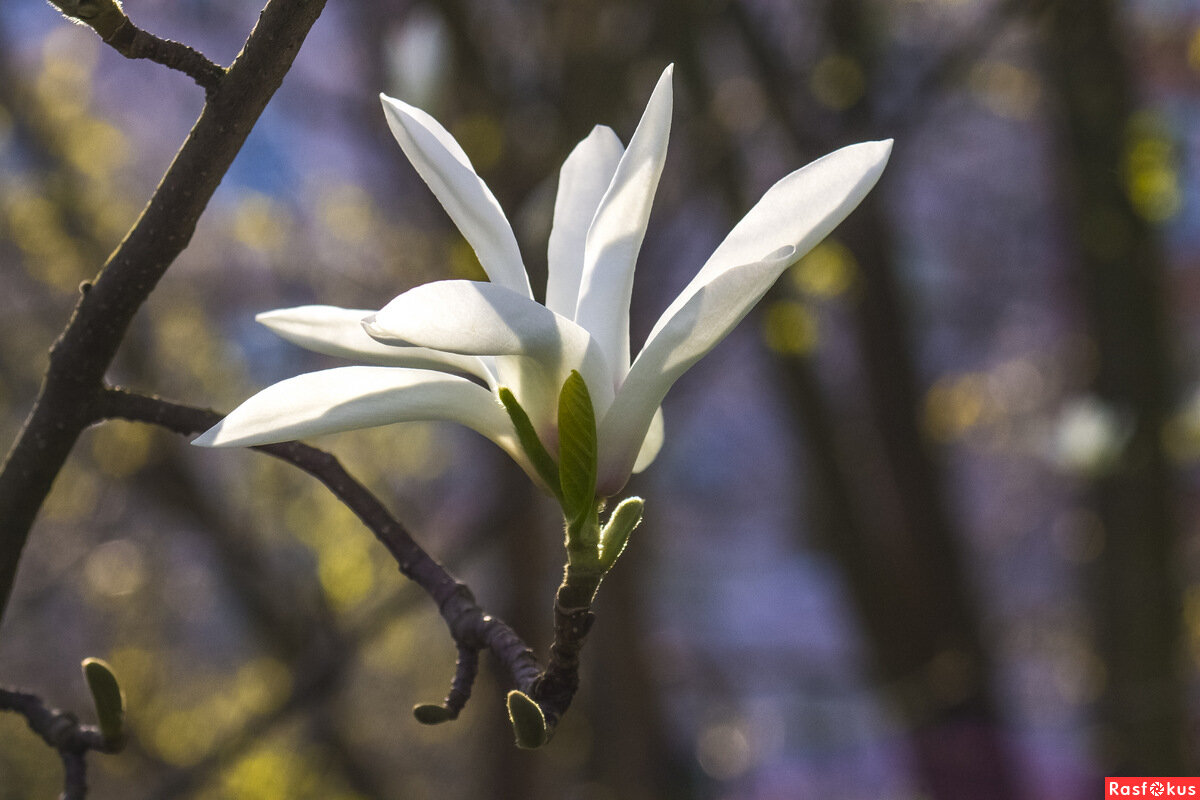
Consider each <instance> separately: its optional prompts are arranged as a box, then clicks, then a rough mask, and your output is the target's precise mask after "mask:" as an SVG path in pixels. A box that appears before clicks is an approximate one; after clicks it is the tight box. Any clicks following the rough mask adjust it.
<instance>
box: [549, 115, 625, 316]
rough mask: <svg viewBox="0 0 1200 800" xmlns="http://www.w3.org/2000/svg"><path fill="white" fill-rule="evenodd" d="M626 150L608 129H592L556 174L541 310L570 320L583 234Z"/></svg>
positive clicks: (576, 293)
mask: <svg viewBox="0 0 1200 800" xmlns="http://www.w3.org/2000/svg"><path fill="white" fill-rule="evenodd" d="M624 152H625V147H624V146H623V145H622V144H621V140H620V139H618V138H617V135H616V134H615V133H613V132H612V129H611V128H608V127H605V126H604V125H597V126H596V127H595V128H593V129H592V132H591V133H590V134H588V136H587V138H586V139H584V140H583V141H582V142H580V143H579V144H577V145H576V146H575V149H574V150H572V151H571V155H569V156H567V160H566V161H565V162H563V165H562V169H561V170H560V171H559V174H558V195H557V197H556V198H555V200H554V224H553V225H552V226H551V228H550V245H549V247H548V248H547V249H548V250H549V253H548V260H549V278H548V279H547V281H546V307H547V308H549V309H550V310H551V311H554V312H556V313H558V314H562V315H563V316H564V317H567V318H569V319H573V318H574V317H575V307H576V305H577V304H578V301H579V280H580V277H581V276H582V275H583V253H584V246H585V244H586V243H587V233H588V228H589V227H590V226H591V224H592V218H593V217H594V216H596V208H597V207H598V206H599V205H600V200H601V198H603V197H604V192H605V191H607V189H608V185H609V184H610V183H611V182H612V178H613V173H615V172H616V171H617V164H618V163H619V162H620V161H621V155H622V153H624Z"/></svg>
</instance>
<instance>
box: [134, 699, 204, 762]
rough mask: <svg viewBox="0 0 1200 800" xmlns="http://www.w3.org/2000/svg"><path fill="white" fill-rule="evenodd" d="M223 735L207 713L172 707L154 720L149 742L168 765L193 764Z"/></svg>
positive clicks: (201, 758) (147, 742)
mask: <svg viewBox="0 0 1200 800" xmlns="http://www.w3.org/2000/svg"><path fill="white" fill-rule="evenodd" d="M220 735H221V731H220V730H218V729H217V728H216V727H215V726H213V725H212V724H211V719H209V718H208V715H207V714H203V713H200V712H198V711H194V710H187V711H185V710H183V709H172V710H170V711H168V712H167V713H165V714H163V715H162V716H161V717H159V718H158V720H156V721H155V722H154V723H153V725H152V726H151V729H150V732H149V737H147V741H146V744H148V745H149V746H150V748H151V749H152V750H154V752H156V753H157V754H158V756H159V758H161V759H162V760H163V761H165V762H167V763H168V764H173V765H175V766H177V767H190V766H193V765H195V764H197V763H199V762H200V761H202V760H203V759H204V757H205V756H206V755H207V754H208V752H209V751H210V750H212V748H213V746H214V745H215V744H216V743H217V739H218V738H219V737H220Z"/></svg>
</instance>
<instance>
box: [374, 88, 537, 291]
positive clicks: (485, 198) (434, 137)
mask: <svg viewBox="0 0 1200 800" xmlns="http://www.w3.org/2000/svg"><path fill="white" fill-rule="evenodd" d="M379 97H380V99H381V100H382V101H383V111H384V115H385V116H386V117H387V123H388V127H389V128H391V130H392V135H393V136H395V137H396V141H397V142H399V143H400V147H401V149H403V150H404V154H405V155H406V156H408V160H409V161H411V162H412V165H413V167H415V168H416V170H417V173H418V174H419V175H420V176H421V178H422V179H423V180H424V181H425V183H427V184H428V185H429V188H430V189H431V190H433V193H434V195H436V196H437V199H438V201H439V202H440V203H441V204H442V207H443V208H445V209H446V213H447V214H449V215H450V219H452V220H454V224H455V225H457V226H458V229H459V230H460V231H461V232H462V235H463V237H464V238H465V239H466V240H467V241H468V242H469V243H470V244H471V247H473V248H475V254H476V255H477V256H478V257H479V263H480V264H481V265H482V266H483V269H484V271H485V272H486V273H487V274H488V277H489V278H491V279H492V281H494V282H495V283H498V284H500V285H501V286H506V287H508V288H509V289H512V290H513V291H515V292H518V293H520V294H523V295H525V296H527V297H532V296H533V293H532V292H531V291H530V288H529V276H528V274H527V273H526V272H525V265H524V262H523V261H522V260H521V251H520V250H519V249H518V247H517V239H516V237H515V236H514V235H513V232H512V226H511V225H509V224H508V218H507V217H505V216H504V211H503V210H501V208H500V204H499V203H498V202H496V198H495V196H494V195H493V194H492V192H491V190H490V189H488V187H487V184H485V183H484V182H483V180H482V179H481V178H480V177H479V175H477V174H476V173H475V168H474V167H472V166H471V161H470V159H468V158H467V154H466V153H464V152H463V149H462V147H460V146H459V144H458V142H456V141H455V140H454V137H453V136H451V135H450V133H449V132H448V131H447V130H446V129H445V128H443V127H442V126H441V124H440V123H439V122H438V121H437V120H435V119H434V118H433V117H431V116H429V115H428V114H426V113H425V112H424V111H422V110H421V109H419V108H416V107H415V106H410V105H408V104H407V103H404V102H402V101H400V100H396V99H395V98H392V97H388V96H387V95H380V96H379Z"/></svg>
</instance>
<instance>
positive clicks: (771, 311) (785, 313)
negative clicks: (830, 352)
mask: <svg viewBox="0 0 1200 800" xmlns="http://www.w3.org/2000/svg"><path fill="white" fill-rule="evenodd" d="M817 327H818V326H817V317H816V315H815V314H813V312H812V310H811V309H810V308H809V307H808V306H806V305H804V304H803V303H799V302H796V301H795V300H778V301H776V302H774V303H772V304H771V305H770V306H768V308H767V313H766V317H765V318H764V319H763V339H764V340H765V341H766V343H767V347H770V348H771V349H772V350H774V351H775V352H777V353H781V354H783V355H788V356H802V355H806V354H808V353H810V352H812V350H813V348H814V347H816V344H817Z"/></svg>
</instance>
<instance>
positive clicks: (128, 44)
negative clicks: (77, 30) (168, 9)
mask: <svg viewBox="0 0 1200 800" xmlns="http://www.w3.org/2000/svg"><path fill="white" fill-rule="evenodd" d="M50 2H51V3H52V4H53V5H54V6H55V7H56V8H57V9H58V10H59V11H61V12H62V13H63V14H64V15H65V16H67V17H68V18H70V19H72V20H75V21H76V22H80V23H82V24H84V25H87V26H88V27H89V28H91V29H92V30H94V31H95V32H96V33H97V34H99V35H100V38H101V39H103V40H104V43H105V44H107V45H109V46H110V47H112V48H113V49H114V50H116V51H117V52H118V53H120V54H121V55H123V56H125V57H126V58H145V59H149V60H150V61H153V62H155V63H157V64H162V65H163V66H164V67H169V68H171V69H173V70H175V71H177V72H182V73H184V74H185V75H188V76H189V77H191V79H192V80H194V81H195V82H196V83H197V84H199V85H200V86H202V87H203V88H204V90H205V92H207V93H209V94H211V93H212V92H214V91H216V89H217V87H218V86H220V85H221V81H222V80H223V79H224V78H225V68H224V67H220V66H218V65H217V64H214V63H213V62H212V61H210V60H209V59H208V57H207V56H205V55H204V54H203V53H200V52H199V51H197V50H194V49H192V48H191V47H188V46H187V45H186V44H180V43H179V42H173V41H171V40H170V39H162V38H159V37H158V36H155V35H154V34H152V33H147V32H146V31H144V30H142V29H141V28H139V27H138V26H137V25H134V24H133V21H132V20H130V19H129V17H128V15H126V14H125V9H123V8H121V4H120V3H119V2H117V0H50Z"/></svg>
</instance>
